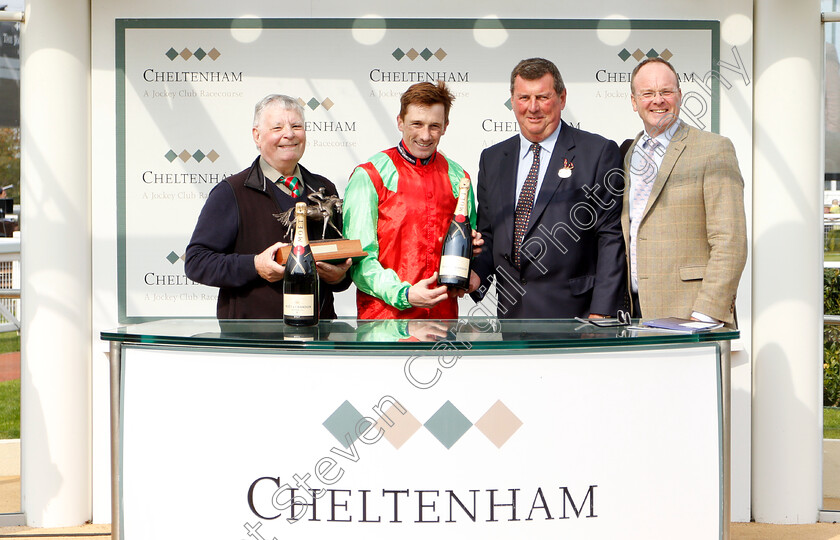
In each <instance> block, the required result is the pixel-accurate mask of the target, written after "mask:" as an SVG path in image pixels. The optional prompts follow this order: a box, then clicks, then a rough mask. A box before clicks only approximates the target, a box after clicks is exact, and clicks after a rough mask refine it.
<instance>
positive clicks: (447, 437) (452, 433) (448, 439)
mask: <svg viewBox="0 0 840 540" xmlns="http://www.w3.org/2000/svg"><path fill="white" fill-rule="evenodd" d="M423 425H424V426H426V429H428V430H429V432H430V433H431V434H432V435H434V436H435V438H436V439H437V440H439V441H440V443H441V444H442V445H443V446H445V447H446V448H447V449H449V448H452V445H453V444H455V443H456V442H458V439H460V438H461V437H462V436H463V435H464V433H466V432H467V430H468V429H470V428H471V427H472V422H470V421H469V420H467V417H466V416H464V415H463V414H462V413H461V411H459V410H458V408H457V407H455V405H453V404H452V402H451V401H447V402H446V403H444V404H443V406H442V407H441V408H440V409H438V411H437V412H436V413H435V414H433V415H432V417H431V418H429V419H428V420H427V421H426V423H425V424H423Z"/></svg>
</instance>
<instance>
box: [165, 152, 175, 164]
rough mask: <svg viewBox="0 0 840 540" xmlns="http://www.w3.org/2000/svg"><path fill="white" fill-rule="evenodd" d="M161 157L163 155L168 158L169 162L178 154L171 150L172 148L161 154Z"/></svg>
mask: <svg viewBox="0 0 840 540" xmlns="http://www.w3.org/2000/svg"><path fill="white" fill-rule="evenodd" d="M163 157H165V158H166V159H168V160H169V163H172V161H174V160H175V158H176V157H178V154H176V153H175V152H173V151H172V150H170V151H169V152H167V153H166V154H164V156H163Z"/></svg>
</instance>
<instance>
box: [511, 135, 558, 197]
mask: <svg viewBox="0 0 840 540" xmlns="http://www.w3.org/2000/svg"><path fill="white" fill-rule="evenodd" d="M562 128H563V123H562V122H560V123H559V124H558V125H557V129H555V130H554V133H552V134H551V135H549V136H548V137H546V138H545V140H543V141H542V142H540V143H539V145H540V172H539V173H538V174H537V189H536V191H535V192H534V202H535V203H536V202H537V197H538V196H539V194H540V188H541V187H542V183H543V177H545V171H546V169H548V162H549V161H551V154H552V153H553V152H554V145H555V144H557V137H558V136H559V135H560V130H561V129H562ZM532 144H534V143H532V142H531V141H529V140H528V139H526V138H525V136H524V135H522V134H521V133H520V134H519V167H518V168H517V171H516V201H517V202H518V201H519V194H520V193H521V192H522V187H523V186H524V185H525V179H526V178H528V172H529V171H530V170H531V165H532V164H533V163H534V156H533V155H532V154H531V145H532Z"/></svg>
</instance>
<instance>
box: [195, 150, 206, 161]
mask: <svg viewBox="0 0 840 540" xmlns="http://www.w3.org/2000/svg"><path fill="white" fill-rule="evenodd" d="M192 157H193V159H195V160H196V161H197V162H199V163H201V160H202V159H204V158H205V157H207V156H205V155H204V152H202V151H201V150H196V151H195V153H194V154H193V155H192Z"/></svg>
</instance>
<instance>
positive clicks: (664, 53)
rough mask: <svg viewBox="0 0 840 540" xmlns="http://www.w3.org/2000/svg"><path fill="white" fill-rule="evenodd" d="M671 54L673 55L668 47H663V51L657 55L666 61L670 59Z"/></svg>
mask: <svg viewBox="0 0 840 540" xmlns="http://www.w3.org/2000/svg"><path fill="white" fill-rule="evenodd" d="M673 56H674V54H673V53H672V52H671V51H669V50H668V49H665V50H664V51H662V52H661V53H659V57H660V58H661V59H663V60H665V61H666V62H667V61H668V60H670V59H671V58H673Z"/></svg>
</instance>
